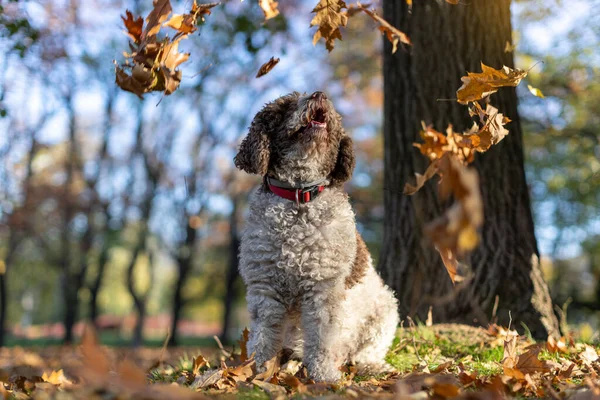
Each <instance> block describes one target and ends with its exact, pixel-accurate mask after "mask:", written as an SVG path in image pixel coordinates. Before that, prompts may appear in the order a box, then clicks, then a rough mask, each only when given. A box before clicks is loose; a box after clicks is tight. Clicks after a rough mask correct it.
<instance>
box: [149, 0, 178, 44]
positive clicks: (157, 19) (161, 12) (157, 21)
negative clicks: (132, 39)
mask: <svg viewBox="0 0 600 400" xmlns="http://www.w3.org/2000/svg"><path fill="white" fill-rule="evenodd" d="M152 4H153V8H152V11H150V14H148V17H146V29H145V30H144V33H143V34H142V39H146V38H148V37H150V36H154V35H156V34H157V33H158V32H159V31H160V27H161V24H162V23H163V22H165V20H166V19H167V17H168V16H169V14H171V11H173V7H171V2H170V1H169V0H154V1H153V3H152Z"/></svg>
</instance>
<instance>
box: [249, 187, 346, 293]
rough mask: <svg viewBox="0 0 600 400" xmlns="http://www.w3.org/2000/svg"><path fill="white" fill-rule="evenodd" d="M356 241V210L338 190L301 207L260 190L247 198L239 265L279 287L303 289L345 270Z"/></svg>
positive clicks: (254, 277)
mask: <svg viewBox="0 0 600 400" xmlns="http://www.w3.org/2000/svg"><path fill="white" fill-rule="evenodd" d="M355 247H356V240H355V222H354V214H353V212H352V210H351V208H350V204H349V203H348V200H347V196H346V195H345V194H343V193H342V192H341V191H335V190H326V191H325V192H323V193H322V195H321V196H319V197H318V198H317V199H315V200H314V201H312V202H310V203H308V204H305V205H301V206H300V207H298V206H297V205H296V204H294V203H293V202H291V201H289V200H284V199H281V198H278V197H275V196H274V195H272V194H271V193H265V192H260V191H259V192H257V193H255V195H253V196H252V198H251V204H250V215H249V218H248V221H247V224H246V229H245V232H244V236H243V238H242V254H241V259H240V261H241V263H240V269H241V272H242V276H244V275H246V276H247V277H248V278H250V279H256V278H258V276H260V275H262V276H263V277H264V278H265V279H268V280H270V282H271V283H272V284H274V285H275V286H277V287H278V288H280V289H284V290H285V291H290V292H293V291H294V290H296V289H297V290H300V291H301V290H303V289H306V288H307V286H312V285H314V284H315V283H316V282H318V281H321V280H324V279H330V278H332V277H336V276H339V275H344V274H346V273H347V272H348V271H349V269H350V267H351V263H352V261H353V254H354V252H355V251H356V250H355ZM250 270H251V271H252V272H250ZM250 274H252V276H250ZM244 279H246V277H244Z"/></svg>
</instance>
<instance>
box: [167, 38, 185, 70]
mask: <svg viewBox="0 0 600 400" xmlns="http://www.w3.org/2000/svg"><path fill="white" fill-rule="evenodd" d="M189 58H190V53H180V52H179V42H175V43H171V44H167V45H165V46H164V47H163V52H162V59H161V65H162V66H164V67H167V68H168V69H169V70H171V71H174V70H175V69H176V68H177V67H178V66H179V65H180V64H181V63H184V62H186V61H187V60H188V59H189Z"/></svg>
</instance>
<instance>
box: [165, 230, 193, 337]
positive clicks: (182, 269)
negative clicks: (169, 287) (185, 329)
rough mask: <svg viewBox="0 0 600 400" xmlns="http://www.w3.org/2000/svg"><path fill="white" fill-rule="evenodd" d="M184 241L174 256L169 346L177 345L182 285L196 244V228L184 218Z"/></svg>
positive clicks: (181, 304)
mask: <svg viewBox="0 0 600 400" xmlns="http://www.w3.org/2000/svg"><path fill="white" fill-rule="evenodd" d="M186 224H187V225H186V229H185V234H186V236H185V241H184V243H183V246H182V247H180V249H183V250H184V251H183V252H182V254H179V255H178V256H177V257H176V260H177V281H176V282H175V291H174V293H173V303H172V307H173V308H172V317H171V336H170V337H169V346H177V325H178V324H179V320H180V318H181V311H182V309H183V307H184V306H185V299H184V298H183V293H182V291H183V285H184V284H185V282H186V280H187V277H188V275H189V274H190V271H191V270H192V257H193V256H194V246H195V245H196V235H197V234H196V229H194V228H192V227H191V226H190V224H189V219H186Z"/></svg>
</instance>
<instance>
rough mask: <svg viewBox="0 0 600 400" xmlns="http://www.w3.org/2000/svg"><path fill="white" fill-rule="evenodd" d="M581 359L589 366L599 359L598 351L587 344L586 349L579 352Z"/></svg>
mask: <svg viewBox="0 0 600 400" xmlns="http://www.w3.org/2000/svg"><path fill="white" fill-rule="evenodd" d="M579 359H580V360H581V361H582V362H583V363H584V364H585V365H587V366H590V365H592V363H593V362H595V361H597V360H598V353H597V352H596V350H594V348H593V347H592V346H589V345H587V344H586V345H585V350H584V351H582V352H581V353H580V354H579Z"/></svg>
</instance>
